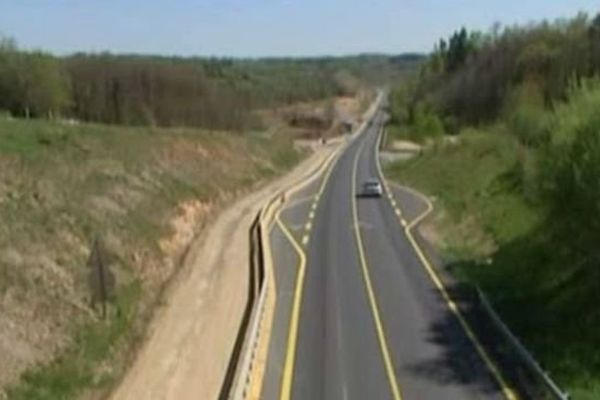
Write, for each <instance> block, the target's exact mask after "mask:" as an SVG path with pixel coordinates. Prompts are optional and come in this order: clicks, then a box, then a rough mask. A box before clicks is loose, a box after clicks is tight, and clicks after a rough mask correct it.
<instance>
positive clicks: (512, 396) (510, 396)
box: [375, 135, 519, 400]
mask: <svg viewBox="0 0 600 400" xmlns="http://www.w3.org/2000/svg"><path fill="white" fill-rule="evenodd" d="M380 141H381V135H380V136H379V138H378V144H377V146H375V162H376V164H377V171H378V173H379V177H380V179H381V180H383V181H385V176H384V175H383V171H382V169H381V164H380V162H379V154H378V152H379V142H380ZM386 188H387V184H386ZM412 192H413V193H415V194H416V195H417V196H418V197H420V198H421V199H422V200H423V201H424V202H425V203H426V204H427V210H425V211H424V212H423V213H422V214H421V215H419V216H418V217H417V218H415V219H414V220H412V221H411V222H410V223H409V224H407V223H406V221H405V220H404V219H403V218H400V223H401V224H402V226H403V227H404V232H405V234H406V237H407V238H408V240H409V242H410V244H411V246H412V247H413V249H414V250H415V252H416V253H417V256H418V258H419V260H420V261H421V265H422V266H423V267H424V268H425V270H426V271H427V274H428V275H429V277H430V279H431V280H432V281H433V283H434V285H435V286H436V288H437V289H438V291H439V292H440V294H441V295H442V297H443V298H444V301H445V302H446V305H447V306H448V308H449V309H450V310H451V311H452V313H453V314H454V316H455V317H456V318H457V319H458V321H459V323H460V325H461V327H462V328H463V330H464V331H465V334H466V335H467V337H468V338H469V340H470V341H471V343H472V344H473V346H474V347H475V349H476V351H477V353H478V354H479V356H480V357H481V359H482V360H483V362H484V364H485V365H486V367H487V369H488V371H489V372H490V373H491V374H492V376H493V377H494V379H496V382H497V383H498V385H499V386H500V388H501V390H502V393H503V395H504V397H505V398H506V399H507V400H518V399H519V396H518V395H517V393H516V392H515V391H514V390H513V389H512V388H511V387H510V386H509V384H508V382H507V381H506V379H505V378H504V377H503V376H502V373H501V372H500V370H499V368H498V367H497V366H496V364H495V363H494V361H493V360H492V358H491V357H490V356H489V355H488V353H487V351H486V350H485V348H484V347H483V345H482V344H481V342H480V341H479V339H478V338H477V335H476V334H475V332H474V331H473V329H472V328H471V326H470V325H469V323H468V322H467V320H466V319H465V318H464V316H463V315H462V313H461V311H460V309H459V308H458V306H457V305H456V303H455V302H454V300H452V297H450V294H449V293H448V291H447V290H446V287H445V286H444V284H443V283H442V280H441V279H440V277H439V276H438V273H437V272H436V270H435V268H434V267H433V266H432V265H431V263H430V262H429V260H428V259H427V257H425V254H424V253H423V250H421V246H419V244H418V243H417V241H416V240H415V238H414V237H413V234H412V230H413V228H414V227H416V226H417V225H418V224H419V223H420V222H421V221H422V220H423V219H424V218H425V217H426V216H427V215H428V214H429V213H430V212H431V211H432V210H433V204H432V203H431V201H429V199H428V198H427V197H425V196H423V195H422V194H420V193H418V192H416V191H414V190H413V191H412ZM390 193H391V191H390V190H389V189H388V194H390Z"/></svg>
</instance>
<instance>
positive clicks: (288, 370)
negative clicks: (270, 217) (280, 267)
mask: <svg viewBox="0 0 600 400" xmlns="http://www.w3.org/2000/svg"><path fill="white" fill-rule="evenodd" d="M337 160H338V158H337V155H335V156H334V157H333V158H332V159H331V160H330V161H329V162H330V163H331V165H329V166H328V168H329V170H328V171H327V173H326V175H325V176H324V177H323V181H322V182H321V186H320V187H319V192H318V193H317V195H316V196H315V203H314V205H315V209H316V204H318V202H319V200H320V199H321V194H322V193H323V191H324V190H325V185H326V183H327V181H328V180H329V177H330V176H331V172H332V171H333V167H334V166H335V164H336V162H337ZM280 213H281V210H279V212H278V213H277V217H276V220H277V225H278V226H279V227H280V228H281V230H282V231H283V233H284V234H285V236H286V237H287V239H288V240H289V241H290V243H291V244H292V246H293V247H294V249H295V250H296V253H298V257H299V262H298V277H297V279H296V288H295V290H294V302H293V305H292V314H291V317H290V325H289V331H288V340H287V349H286V355H285V364H284V366H283V376H282V378H281V392H280V395H279V398H280V399H281V400H289V399H290V397H291V394H292V384H293V381H294V367H295V362H296V348H297V344H298V324H299V320H300V309H301V307H302V294H303V291H304V276H305V270H306V255H305V254H304V251H303V250H302V247H300V245H298V243H297V242H296V240H295V239H294V236H293V235H292V234H291V233H290V231H289V229H287V227H286V226H285V224H284V223H283V222H282V221H281V220H280V218H279V215H280ZM308 240H309V237H308V235H304V237H303V238H302V243H303V244H304V245H305V246H306V244H307V243H308Z"/></svg>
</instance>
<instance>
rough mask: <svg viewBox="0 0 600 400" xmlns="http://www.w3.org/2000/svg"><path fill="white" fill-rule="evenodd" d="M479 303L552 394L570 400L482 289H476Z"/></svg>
mask: <svg viewBox="0 0 600 400" xmlns="http://www.w3.org/2000/svg"><path fill="white" fill-rule="evenodd" d="M476 290H477V295H478V299H479V303H480V304H481V306H482V307H483V309H484V310H485V312H486V313H487V314H488V316H489V317H490V319H491V320H492V321H493V323H494V325H496V328H498V330H499V331H500V332H501V333H502V335H503V336H504V337H505V338H506V339H507V340H508V341H509V342H510V344H511V345H512V346H513V348H514V349H515V350H516V351H517V353H518V354H519V356H520V357H521V358H522V359H523V360H524V361H525V363H526V364H527V366H528V367H529V368H531V370H532V371H534V372H535V374H536V375H538V377H539V378H540V379H541V380H542V382H543V383H544V385H545V386H546V387H547V388H548V390H549V391H550V392H551V394H552V395H553V396H554V397H555V398H556V399H559V400H569V399H570V395H569V394H568V393H567V392H565V391H563V390H562V389H561V388H560V387H559V386H558V385H557V384H556V382H554V380H552V378H551V377H550V375H548V373H547V372H546V371H545V370H544V369H543V368H542V367H541V365H540V364H539V363H538V362H537V361H536V360H535V358H534V357H533V356H532V355H531V353H529V351H528V350H527V349H526V348H525V346H524V345H523V344H522V343H521V341H520V340H519V339H518V338H517V337H516V336H515V335H514V334H513V333H512V332H511V331H510V329H508V327H507V326H506V324H505V323H504V322H503V321H502V319H501V318H500V316H499V315H498V314H497V313H496V311H495V310H494V308H493V307H492V305H491V304H490V302H489V300H488V299H487V297H486V296H485V294H484V293H483V292H482V291H481V289H479V288H476Z"/></svg>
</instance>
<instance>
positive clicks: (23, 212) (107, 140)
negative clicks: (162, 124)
mask: <svg viewBox="0 0 600 400" xmlns="http://www.w3.org/2000/svg"><path fill="white" fill-rule="evenodd" d="M293 147H294V146H293V145H292V143H291V141H290V139H289V137H285V135H283V134H281V135H270V136H265V135H259V134H256V135H254V136H248V135H246V136H244V135H233V134H231V133H224V132H223V133H218V132H205V131H197V130H182V129H143V128H117V127H104V126H98V125H85V124H81V125H76V126H69V125H66V124H61V123H59V122H54V123H51V122H47V121H19V120H0V221H1V223H0V388H3V389H0V398H2V397H5V396H6V395H8V396H9V397H10V398H16V399H21V398H22V399H35V398H72V397H76V396H79V395H81V394H82V393H101V392H102V391H103V390H104V388H108V387H110V386H111V382H112V381H113V380H114V379H115V378H117V377H119V376H120V375H121V373H122V371H123V370H124V368H125V366H126V365H127V363H128V362H127V357H126V356H123V355H124V354H127V353H129V351H128V350H127V349H129V348H130V345H131V344H135V343H139V339H140V337H141V336H140V335H141V332H142V329H143V327H144V321H145V320H146V319H147V318H148V316H149V315H150V314H151V310H152V309H153V308H154V306H155V304H156V301H157V299H158V298H159V295H160V293H161V290H162V288H163V286H164V284H165V283H166V282H167V281H168V280H169V279H170V278H171V277H172V276H173V273H174V271H176V269H177V267H178V266H179V265H180V264H181V258H182V257H183V255H184V254H185V252H186V251H187V247H188V245H189V243H190V242H191V240H192V239H193V238H194V237H195V236H196V235H197V234H198V232H200V231H201V230H202V229H203V228H204V226H205V225H206V224H207V223H208V222H209V221H210V220H212V219H213V218H214V214H215V213H217V212H218V210H219V209H220V208H221V207H222V205H223V204H227V203H229V202H230V201H231V200H232V199H233V198H234V197H236V196H238V195H239V193H240V192H242V191H248V190H249V189H250V188H252V187H254V185H256V184H257V183H258V182H260V181H264V180H265V179H269V178H270V177H272V176H274V175H275V174H279V173H281V172H282V171H284V170H286V169H288V168H289V167H290V166H292V165H293V164H295V163H296V162H297V160H298V158H299V154H298V153H297V152H296V151H295V150H294V148H293ZM96 238H100V239H101V242H102V244H103V245H102V248H103V251H102V253H103V259H104V264H106V266H108V268H109V270H110V272H111V274H112V275H113V276H114V277H115V281H116V285H114V287H110V288H109V293H108V295H109V297H110V303H109V307H108V313H107V316H106V317H105V318H102V317H101V314H100V308H99V307H93V306H92V304H91V298H92V297H93V295H94V292H93V290H94V289H93V288H94V286H93V285H91V284H90V276H91V269H90V267H89V264H88V257H89V255H90V251H91V246H92V243H93V241H94V240H95V239H96ZM57 355H60V357H58V358H57V357H56V356H57ZM90 388H92V389H93V390H92V391H91V392H90V391H89V389H90ZM3 390H4V391H3Z"/></svg>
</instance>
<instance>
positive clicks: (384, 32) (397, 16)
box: [0, 0, 600, 57]
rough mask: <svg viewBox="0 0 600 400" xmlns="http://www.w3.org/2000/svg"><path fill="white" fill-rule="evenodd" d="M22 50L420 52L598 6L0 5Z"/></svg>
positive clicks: (527, 0) (30, 0)
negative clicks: (466, 35)
mask: <svg viewBox="0 0 600 400" xmlns="http://www.w3.org/2000/svg"><path fill="white" fill-rule="evenodd" d="M0 5H1V7H0V32H1V33H3V34H4V35H7V36H12V37H14V38H15V39H16V40H17V42H18V43H19V45H20V46H21V47H25V48H36V49H44V50H48V51H51V52H54V53H57V54H68V53H72V52H76V51H93V52H99V51H104V50H108V51H111V52H116V53H152V54H162V55H183V56H192V55H198V56H234V57H260V56H318V55H344V54H356V53H373V52H378V53H379V52H380V53H390V54H397V53H402V52H412V51H417V52H428V51H430V50H431V49H432V47H433V43H434V42H436V41H437V40H438V39H439V38H440V37H442V36H447V35H448V34H449V33H451V32H452V31H454V30H455V29H457V28H459V27H461V26H463V25H464V26H466V27H467V28H470V29H483V30H487V29H488V28H489V27H491V26H492V25H493V23H494V22H496V21H498V22H501V23H502V24H504V25H512V24H514V23H527V22H531V21H539V20H542V19H550V20H554V19H556V18H561V17H572V16H575V15H576V14H577V12H579V11H585V12H587V13H589V14H596V13H598V12H599V11H600V4H599V3H598V0H487V1H486V0H372V1H369V0H344V1H341V0H196V1H193V0H170V1H166V0H0Z"/></svg>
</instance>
